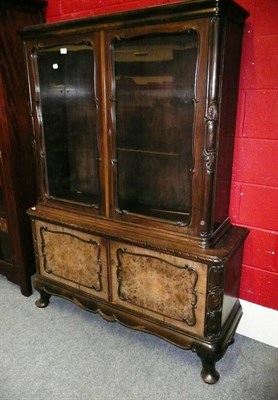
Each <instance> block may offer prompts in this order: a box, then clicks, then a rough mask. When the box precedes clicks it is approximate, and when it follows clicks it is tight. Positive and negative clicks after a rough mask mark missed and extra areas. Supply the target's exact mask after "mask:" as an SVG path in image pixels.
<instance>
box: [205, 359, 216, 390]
mask: <svg viewBox="0 0 278 400" xmlns="http://www.w3.org/2000/svg"><path fill="white" fill-rule="evenodd" d="M201 361H202V366H203V369H202V371H201V377H202V379H203V381H204V382H205V383H209V384H213V383H216V382H217V381H218V379H219V373H218V372H217V371H216V369H215V362H212V361H207V360H204V359H203V358H201Z"/></svg>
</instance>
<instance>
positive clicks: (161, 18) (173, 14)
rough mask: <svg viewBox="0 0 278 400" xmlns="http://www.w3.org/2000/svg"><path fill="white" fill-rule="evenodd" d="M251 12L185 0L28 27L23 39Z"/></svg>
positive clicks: (220, 2) (223, 2)
mask: <svg viewBox="0 0 278 400" xmlns="http://www.w3.org/2000/svg"><path fill="white" fill-rule="evenodd" d="M248 15H249V13H248V12H247V11H246V10H245V9H243V8H242V7H241V6H239V5H238V4H237V3H235V2H234V1H233V0H185V1H182V2H179V3H170V4H166V5H165V4H163V5H159V6H150V7H146V8H143V9H139V10H130V11H125V12H116V13H112V14H105V15H100V16H91V17H86V18H80V19H76V20H69V21H62V22H54V23H46V24H40V25H35V26H31V27H26V28H24V29H23V31H22V32H21V37H22V39H24V40H31V39H38V38H44V37H46V38H47V37H55V36H60V35H62V34H63V33H70V34H74V33H75V32H78V33H86V32H91V31H96V30H107V29H119V28H123V27H129V26H140V25H142V24H143V23H145V24H158V23H165V22H168V21H180V20H183V19H193V18H194V19H195V18H202V17H203V18H204V17H213V16H215V17H228V18H230V19H232V20H234V21H235V22H236V23H239V24H243V23H244V20H245V19H246V18H247V17H248Z"/></svg>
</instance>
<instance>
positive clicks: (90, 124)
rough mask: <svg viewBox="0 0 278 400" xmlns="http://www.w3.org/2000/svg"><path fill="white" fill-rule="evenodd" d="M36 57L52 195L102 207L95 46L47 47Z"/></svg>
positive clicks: (38, 52) (47, 171) (48, 181)
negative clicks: (95, 86) (95, 82)
mask: <svg viewBox="0 0 278 400" xmlns="http://www.w3.org/2000/svg"><path fill="white" fill-rule="evenodd" d="M37 59H38V70H39V82H40V97H41V109H42V122H43V133H44V146H45V153H46V173H47V183H48V188H47V191H48V195H49V196H52V197H56V198H61V199H65V200H71V201H75V202H79V203H84V204H90V205H96V206H97V205H98V206H99V204H100V185H99V172H98V169H99V168H98V167H99V166H98V159H99V155H98V144H97V102H96V98H95V88H94V52H93V48H92V46H91V45H90V44H79V45H77V44H75V45H64V46H63V47H61V46H59V47H58V46H56V47H50V48H43V49H39V50H38V51H37Z"/></svg>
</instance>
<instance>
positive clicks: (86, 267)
mask: <svg viewBox="0 0 278 400" xmlns="http://www.w3.org/2000/svg"><path fill="white" fill-rule="evenodd" d="M34 233H35V237H36V247H37V254H38V263H39V272H40V274H41V275H43V276H46V277H47V278H50V279H51V280H53V281H56V282H59V283H63V284H66V285H67V286H71V287H72V288H75V289H78V290H82V291H83V292H86V293H89V294H91V295H94V296H96V297H100V298H102V299H105V300H108V280H107V257H106V240H105V239H103V238H100V237H97V236H92V235H91V234H88V233H84V232H80V231H77V230H73V229H69V228H65V227H62V226H59V225H55V224H50V223H45V222H42V221H35V232H34Z"/></svg>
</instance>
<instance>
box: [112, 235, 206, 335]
mask: <svg viewBox="0 0 278 400" xmlns="http://www.w3.org/2000/svg"><path fill="white" fill-rule="evenodd" d="M110 258H111V286H112V302H113V303H114V304H119V305H121V306H124V307H126V308H128V309H130V310H133V311H135V312H139V313H141V314H143V315H144V316H148V317H152V318H154V319H156V320H159V321H161V322H164V323H166V324H167V325H172V326H174V327H176V328H179V329H182V330H186V331H190V332H192V333H193V332H194V333H195V334H198V335H200V336H202V335H203V334H204V320H205V305H206V286H207V265H206V264H202V263H198V262H194V261H191V260H187V259H183V258H180V257H176V256H171V255H168V254H164V253H161V252H156V251H152V250H147V249H144V248H140V247H135V246H129V245H126V244H123V243H118V242H111V245H110Z"/></svg>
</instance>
